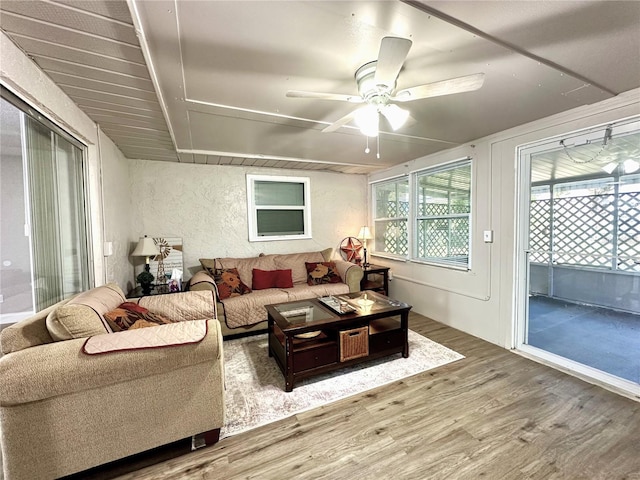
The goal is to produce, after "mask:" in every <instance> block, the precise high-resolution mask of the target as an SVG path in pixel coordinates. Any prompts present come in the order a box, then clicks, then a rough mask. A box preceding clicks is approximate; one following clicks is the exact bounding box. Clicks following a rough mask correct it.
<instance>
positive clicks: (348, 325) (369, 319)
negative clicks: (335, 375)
mask: <svg viewBox="0 0 640 480" xmlns="http://www.w3.org/2000/svg"><path fill="white" fill-rule="evenodd" d="M365 293H366V294H367V298H369V299H372V300H374V305H373V306H372V307H370V308H356V309H355V311H354V312H352V313H349V314H346V315H344V314H343V315H338V314H335V313H333V312H331V311H330V309H328V308H327V307H326V306H324V305H322V303H321V302H319V301H318V300H316V299H309V300H306V301H304V302H300V301H296V302H290V303H289V304H287V303H285V304H278V305H268V306H267V313H268V319H269V356H270V357H274V359H275V361H276V363H277V364H278V366H279V367H280V370H281V371H282V373H283V375H284V377H285V390H286V391H288V392H290V391H291V390H293V387H294V385H295V383H296V382H297V381H299V380H301V379H303V378H308V377H311V376H314V375H318V374H321V373H325V372H329V371H333V370H336V369H339V368H343V367H347V366H350V365H354V364H357V363H360V362H363V361H367V360H371V359H374V358H379V357H384V356H388V355H392V354H394V353H401V354H402V356H403V357H405V358H406V357H408V356H409V342H408V330H409V328H408V319H409V311H410V310H411V306H410V305H407V304H405V303H402V302H397V301H395V300H392V299H389V298H388V297H385V296H384V295H380V294H376V293H374V292H359V293H352V294H348V297H349V299H351V300H354V301H353V302H352V304H353V305H356V306H357V305H358V304H357V303H356V300H357V299H358V298H362V297H363V295H364V294H365ZM342 297H344V296H342ZM301 303H304V304H305V306H306V307H308V308H310V309H312V310H313V314H310V315H309V316H307V317H306V318H303V317H304V316H303V315H301V316H300V317H301V318H293V317H291V316H285V315H282V312H284V313H285V314H286V312H287V308H289V306H290V308H300V305H301ZM307 319H309V320H308V321H307ZM312 331H320V332H321V333H320V334H319V335H318V336H315V337H312V338H298V337H296V335H299V334H304V333H307V332H312ZM352 332H354V333H352ZM362 333H364V334H366V335H367V339H366V340H365V341H366V342H367V343H366V344H362V340H363V339H362V337H361V335H362ZM341 334H342V335H341ZM356 334H357V335H360V337H359V338H358V339H357V342H358V345H359V347H356V348H362V350H361V351H357V350H356V351H355V353H354V352H353V351H351V350H349V351H347V350H346V348H347V346H348V347H349V348H353V347H354V344H353V343H348V342H349V339H348V338H346V336H347V335H356ZM341 337H342V339H341ZM354 338H355V337H354ZM345 342H347V343H345ZM341 345H342V348H343V350H341ZM345 354H346V355H345ZM354 356H355V357H357V358H353V357H354ZM345 357H346V358H348V359H345V360H344V361H341V358H345Z"/></svg>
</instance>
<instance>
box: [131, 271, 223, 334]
mask: <svg viewBox="0 0 640 480" xmlns="http://www.w3.org/2000/svg"><path fill="white" fill-rule="evenodd" d="M203 273H204V272H203ZM204 275H206V276H207V278H209V279H210V280H211V282H213V279H212V278H211V277H209V275H208V274H206V273H204ZM131 301H135V302H136V303H137V304H138V305H141V306H143V307H145V308H147V309H149V310H151V311H152V312H154V313H158V314H160V315H162V316H163V317H167V318H170V319H172V320H174V321H176V322H183V321H185V320H201V319H205V318H206V319H211V318H218V314H217V311H216V295H215V294H214V292H212V291H211V290H207V291H199V292H198V291H190V292H178V293H172V294H171V295H148V296H146V297H140V298H137V299H135V300H131Z"/></svg>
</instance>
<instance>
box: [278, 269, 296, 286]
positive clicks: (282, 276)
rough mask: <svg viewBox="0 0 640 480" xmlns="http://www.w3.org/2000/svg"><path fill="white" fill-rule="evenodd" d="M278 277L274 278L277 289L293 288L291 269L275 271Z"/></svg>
mask: <svg viewBox="0 0 640 480" xmlns="http://www.w3.org/2000/svg"><path fill="white" fill-rule="evenodd" d="M276 272H278V275H277V276H276V287H278V288H293V274H292V273H291V269H290V268H289V269H287V270H276Z"/></svg>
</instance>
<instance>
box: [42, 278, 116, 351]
mask: <svg viewBox="0 0 640 480" xmlns="http://www.w3.org/2000/svg"><path fill="white" fill-rule="evenodd" d="M124 301H125V296H124V293H123V292H122V290H121V289H120V287H119V286H118V285H116V284H115V283H109V284H107V285H102V286H101V287H97V288H92V289H91V290H87V291H86V292H83V293H81V294H79V295H77V296H75V297H74V298H72V299H71V300H69V302H67V303H66V304H64V305H62V306H60V307H58V308H56V309H55V310H53V311H52V312H51V313H49V315H48V316H47V330H49V334H50V335H51V337H52V338H53V339H54V340H56V341H61V340H71V339H72V338H85V337H90V336H92V335H100V334H101V333H105V332H106V333H111V331H112V330H111V328H110V327H109V324H108V322H107V321H106V320H105V318H104V314H105V313H107V312H108V311H110V310H113V309H114V308H116V307H117V306H118V305H120V304H121V303H123V302H124Z"/></svg>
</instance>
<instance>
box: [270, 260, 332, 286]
mask: <svg viewBox="0 0 640 480" xmlns="http://www.w3.org/2000/svg"><path fill="white" fill-rule="evenodd" d="M324 261H325V259H324V256H323V254H322V252H305V253H288V254H286V255H273V262H274V263H275V265H276V268H278V269H291V275H292V279H293V283H294V284H295V283H306V281H307V269H306V268H305V263H306V262H324Z"/></svg>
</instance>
